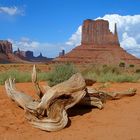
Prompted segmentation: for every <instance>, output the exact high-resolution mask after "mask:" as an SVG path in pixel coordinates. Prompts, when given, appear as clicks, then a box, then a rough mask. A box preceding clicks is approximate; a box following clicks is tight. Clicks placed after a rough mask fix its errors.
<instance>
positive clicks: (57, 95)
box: [5, 66, 136, 131]
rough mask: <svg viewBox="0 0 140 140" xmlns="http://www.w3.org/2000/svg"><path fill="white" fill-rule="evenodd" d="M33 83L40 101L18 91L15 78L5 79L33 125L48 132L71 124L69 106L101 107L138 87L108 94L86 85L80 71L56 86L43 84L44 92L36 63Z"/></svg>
mask: <svg viewBox="0 0 140 140" xmlns="http://www.w3.org/2000/svg"><path fill="white" fill-rule="evenodd" d="M32 82H33V84H34V86H35V88H36V90H37V95H38V97H39V99H38V100H34V99H33V98H32V97H31V96H29V95H27V94H25V93H23V92H20V91H18V90H17V89H16V87H15V80H12V79H11V78H9V79H8V80H6V81H5V89H6V93H7V95H8V97H9V98H10V99H12V100H13V101H15V102H16V103H17V105H18V106H20V107H22V108H23V109H24V110H25V117H26V118H27V120H28V121H29V122H30V123H31V124H32V125H33V126H34V127H37V128H40V129H42V130H46V131H57V130H61V129H63V128H64V127H65V126H66V125H67V123H68V115H67V109H69V108H71V107H73V106H74V105H76V104H79V105H89V106H96V107H98V108H99V109H102V108H103V102H104V101H105V100H106V99H118V98H120V97H122V96H130V95H131V96H132V95H134V94H135V93H136V90H135V89H131V90H128V91H124V92H110V93H109V92H105V91H98V90H96V89H93V88H89V87H86V83H87V82H85V80H84V78H83V77H82V75H81V74H80V73H77V74H75V75H73V76H72V77H71V78H70V79H69V80H67V81H65V82H62V83H60V84H58V85H56V86H53V87H48V86H47V87H44V89H45V93H44V94H43V92H42V91H41V88H40V87H39V83H38V82H37V73H36V68H35V66H34V67H33V73H32ZM90 82H91V81H90Z"/></svg>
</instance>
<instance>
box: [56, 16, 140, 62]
mask: <svg viewBox="0 0 140 140" xmlns="http://www.w3.org/2000/svg"><path fill="white" fill-rule="evenodd" d="M54 61H55V62H73V63H92V64H101V65H104V64H107V65H108V64H111V65H118V64H120V62H125V63H126V64H137V65H140V59H138V58H136V57H134V56H133V55H131V54H129V53H127V52H126V51H125V50H124V49H122V48H121V47H120V43H119V39H118V33H117V25H116V24H115V25H114V32H113V33H112V32H111V31H110V30H109V22H108V21H106V20H91V19H87V20H85V21H84V22H83V25H82V39H81V45H80V46H77V47H76V48H74V49H73V50H72V51H70V52H69V53H67V54H65V55H64V56H59V57H57V58H56V59H54Z"/></svg>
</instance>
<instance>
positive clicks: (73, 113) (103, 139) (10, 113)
mask: <svg viewBox="0 0 140 140" xmlns="http://www.w3.org/2000/svg"><path fill="white" fill-rule="evenodd" d="M41 84H45V83H44V82H43V83H41ZM100 85H101V84H99V83H96V84H94V85H93V86H94V87H98V86H100ZM130 87H131V88H137V94H136V95H135V96H133V97H125V98H122V99H120V100H114V101H107V103H106V104H105V105H104V109H102V110H98V109H96V108H92V109H91V108H86V107H85V108H82V107H80V108H78V107H75V108H72V109H71V110H69V116H70V123H69V125H68V126H67V127H66V128H65V129H63V130H61V131H58V132H45V131H41V130H39V129H36V128H33V127H32V126H31V125H30V124H29V123H28V122H27V121H26V119H25V117H24V111H23V110H22V109H21V108H19V107H18V106H16V104H15V103H14V102H12V101H10V99H9V98H8V97H7V95H6V94H5V89H4V86H0V140H47V139H49V140H78V139H79V140H139V139H140V105H139V104H140V83H112V84H110V86H109V87H108V88H106V89H105V90H109V91H122V90H126V89H128V88H130ZM17 88H18V89H20V90H22V91H24V92H26V93H29V94H30V95H33V96H34V93H35V91H34V87H33V86H32V84H31V83H19V84H17Z"/></svg>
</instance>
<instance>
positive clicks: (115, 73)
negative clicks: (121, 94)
mask: <svg viewBox="0 0 140 140" xmlns="http://www.w3.org/2000/svg"><path fill="white" fill-rule="evenodd" d="M82 74H83V76H84V77H85V78H90V79H93V80H96V81H97V82H137V81H139V80H140V73H139V70H138V71H137V73H131V74H130V73H129V72H127V71H126V70H125V69H121V68H119V67H113V66H103V67H99V68H97V67H92V68H88V69H86V70H84V71H83V72H82Z"/></svg>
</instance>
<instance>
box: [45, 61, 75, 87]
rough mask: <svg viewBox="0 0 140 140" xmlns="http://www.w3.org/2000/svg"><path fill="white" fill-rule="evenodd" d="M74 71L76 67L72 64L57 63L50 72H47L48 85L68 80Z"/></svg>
mask: <svg viewBox="0 0 140 140" xmlns="http://www.w3.org/2000/svg"><path fill="white" fill-rule="evenodd" d="M76 72H77V69H76V68H75V67H74V65H73V64H69V63H68V64H57V65H55V67H54V69H53V70H52V71H51V72H48V73H47V75H48V77H47V81H48V84H49V86H54V85H56V84H58V83H61V82H63V81H65V80H68V79H69V78H70V77H71V76H72V75H73V74H75V73H76Z"/></svg>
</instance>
